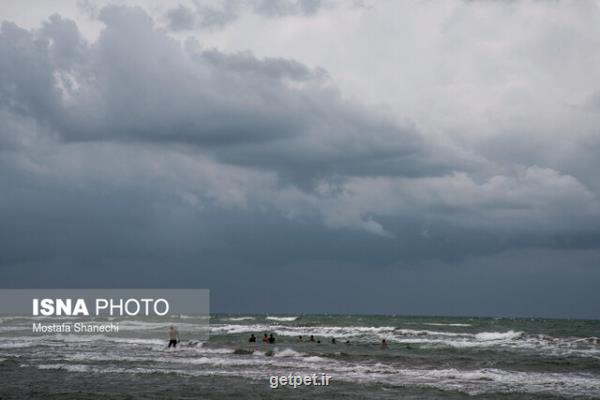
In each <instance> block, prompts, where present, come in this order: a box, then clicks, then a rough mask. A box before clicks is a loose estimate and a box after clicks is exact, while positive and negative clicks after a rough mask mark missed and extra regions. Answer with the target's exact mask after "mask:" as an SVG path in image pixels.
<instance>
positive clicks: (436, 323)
mask: <svg viewBox="0 0 600 400" xmlns="http://www.w3.org/2000/svg"><path fill="white" fill-rule="evenodd" d="M423 325H429V326H472V325H471V324H444V323H441V322H424V323H423Z"/></svg>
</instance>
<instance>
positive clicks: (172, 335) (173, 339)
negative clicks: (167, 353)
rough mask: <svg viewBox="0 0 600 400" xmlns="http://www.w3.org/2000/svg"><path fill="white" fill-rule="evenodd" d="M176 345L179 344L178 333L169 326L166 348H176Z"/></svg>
mask: <svg viewBox="0 0 600 400" xmlns="http://www.w3.org/2000/svg"><path fill="white" fill-rule="evenodd" d="M177 343H179V332H178V331H177V329H175V327H174V326H171V327H170V328H169V345H168V346H167V348H171V347H177Z"/></svg>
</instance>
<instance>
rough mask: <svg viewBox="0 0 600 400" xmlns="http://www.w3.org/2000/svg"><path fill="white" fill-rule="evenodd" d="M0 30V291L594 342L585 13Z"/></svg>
mask: <svg viewBox="0 0 600 400" xmlns="http://www.w3.org/2000/svg"><path fill="white" fill-rule="evenodd" d="M0 18H1V20H2V25H1V29H0V286H2V287H5V288H18V287H160V288H174V287H187V288H190V287H198V288H209V289H211V301H212V305H211V308H212V311H215V312H240V313H244V312H290V313H299V312H303V313H318V312H333V313H391V314H434V315H492V316H496V315H497V316H551V317H569V318H600V308H599V307H598V304H600V290H598V287H600V178H599V177H598V173H599V171H600V39H599V38H600V2H598V1H586V0H582V1H577V2H566V1H565V2H561V1H556V2H538V1H523V2H512V1H458V0H456V1H447V2H429V1H406V2H396V1H369V0H364V1H358V0H356V1H339V2H338V1H328V0H281V1H269V0H223V1H203V0H191V1H183V0H182V1H173V2H163V1H141V0H140V1H137V2H136V1H134V0H131V1H103V0H102V1H100V0H98V1H89V0H82V1H56V2H23V1H3V2H2V3H0Z"/></svg>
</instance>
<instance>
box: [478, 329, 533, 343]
mask: <svg viewBox="0 0 600 400" xmlns="http://www.w3.org/2000/svg"><path fill="white" fill-rule="evenodd" d="M522 336H523V332H515V331H508V332H481V333H478V334H476V335H475V338H476V339H477V340H481V341H484V342H487V341H491V340H514V339H519V338H521V337H522Z"/></svg>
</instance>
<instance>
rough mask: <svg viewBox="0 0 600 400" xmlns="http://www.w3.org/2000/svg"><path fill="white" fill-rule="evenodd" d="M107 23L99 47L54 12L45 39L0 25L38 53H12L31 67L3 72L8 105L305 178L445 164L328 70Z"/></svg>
mask: <svg viewBox="0 0 600 400" xmlns="http://www.w3.org/2000/svg"><path fill="white" fill-rule="evenodd" d="M100 19H101V20H102V21H103V22H104V23H105V24H106V29H105V30H104V31H103V32H102V33H101V35H100V37H99V39H98V40H97V41H96V42H95V43H93V44H87V43H85V42H84V41H83V39H82V38H81V37H80V35H79V33H78V31H77V29H76V27H75V26H74V24H73V22H72V21H67V20H63V19H61V18H60V17H58V16H56V17H53V18H52V19H51V20H50V21H48V22H47V23H46V24H45V25H44V27H43V29H42V30H40V31H38V32H27V31H23V30H20V29H19V28H17V27H16V26H13V25H9V24H5V27H4V29H3V39H4V41H5V42H6V43H9V42H14V41H15V40H20V41H21V42H23V46H24V47H25V48H28V49H30V50H28V51H26V52H25V54H10V55H8V57H7V59H19V61H20V62H19V64H21V65H23V64H28V65H23V67H21V68H13V69H11V66H9V65H6V66H5V68H4V71H5V75H6V77H7V79H8V80H10V81H11V82H13V87H12V88H11V90H13V93H10V94H8V93H7V97H10V98H11V99H12V101H13V102H14V104H12V105H10V107H11V108H12V109H15V110H16V109H17V108H18V109H19V110H20V112H21V113H26V114H28V115H29V116H30V117H31V118H32V119H34V120H35V122H36V123H38V124H47V125H48V127H49V129H51V130H53V131H54V132H55V133H56V134H58V135H59V136H60V137H61V138H62V139H63V140H65V141H89V140H114V141H124V142H127V141H132V140H133V141H150V142H158V143H160V142H166V143H174V144H191V145H194V146H198V151H201V152H209V153H210V154H212V155H213V156H214V157H217V158H218V159H219V160H222V161H225V162H228V163H233V164H239V165H245V166H250V167H255V166H256V167H264V168H268V169H271V170H274V171H276V172H278V173H280V176H281V177H285V178H288V179H294V180H296V181H303V182H310V181H311V180H313V179H315V178H323V177H325V176H328V175H339V176H342V177H343V176H346V175H363V174H367V175H370V174H392V175H407V176H419V175H423V174H425V175H429V174H434V175H435V174H439V173H442V172H444V171H445V170H446V171H447V170H448V168H449V166H448V165H447V163H446V162H445V161H444V160H441V159H440V160H432V158H430V157H428V153H431V152H432V149H430V148H429V146H428V145H427V144H426V143H425V142H424V140H423V139H422V138H421V137H420V135H419V134H418V132H417V131H416V130H415V129H414V128H413V127H411V126H409V125H407V126H397V125H396V124H393V123H392V122H390V121H386V119H385V118H384V117H380V116H377V115H373V114H370V113H369V112H368V111H367V110H365V109H364V108H361V107H360V106H358V105H355V104H352V103H349V102H347V101H344V100H342V99H341V97H340V95H339V94H338V92H337V91H336V89H335V88H334V87H332V86H331V84H330V82H329V80H328V78H327V74H326V73H325V71H323V70H320V69H315V70H313V69H310V68H308V67H306V66H304V65H303V64H301V63H299V62H296V61H293V60H285V59H269V58H267V59H264V60H259V59H257V58H255V57H254V56H253V55H252V54H250V53H238V54H224V53H221V52H219V51H217V50H214V49H213V50H200V49H199V48H198V45H197V44H196V43H194V42H189V43H188V44H187V46H186V47H185V48H183V47H181V46H180V44H179V43H178V42H176V41H175V40H173V39H171V38H169V37H168V36H166V35H165V34H164V33H162V32H160V31H157V30H155V29H154V27H153V24H152V21H151V19H150V18H149V17H148V16H147V14H145V13H144V12H143V11H142V10H140V9H128V8H116V7H107V8H105V9H103V10H102V12H101V13H100ZM17 36H19V39H17ZM5 47H9V48H10V46H9V45H6V46H5ZM5 51H9V50H8V49H7V50H5ZM10 51H13V52H19V51H20V49H15V48H12V49H11V50H10ZM23 68H25V69H23ZM30 75H35V76H37V77H38V78H37V79H38V80H39V81H35V80H31V79H30ZM125 82H126V84H124V83H125ZM365 133H368V134H365ZM461 167H462V166H458V165H456V166H455V168H461Z"/></svg>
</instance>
